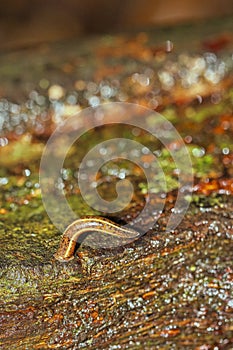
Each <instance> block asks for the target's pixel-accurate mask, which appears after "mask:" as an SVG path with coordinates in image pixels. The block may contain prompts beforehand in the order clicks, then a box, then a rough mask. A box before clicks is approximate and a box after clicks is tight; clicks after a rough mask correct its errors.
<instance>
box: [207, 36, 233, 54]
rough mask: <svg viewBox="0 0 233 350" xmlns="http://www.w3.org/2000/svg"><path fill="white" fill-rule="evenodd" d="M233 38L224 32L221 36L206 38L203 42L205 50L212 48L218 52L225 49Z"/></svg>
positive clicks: (211, 49)
mask: <svg viewBox="0 0 233 350" xmlns="http://www.w3.org/2000/svg"><path fill="white" fill-rule="evenodd" d="M232 40H233V38H232V36H230V35H229V34H222V35H221V36H219V37H217V38H214V39H209V40H205V41H204V42H203V44H202V46H203V48H204V49H205V50H210V51H212V52H218V51H220V50H223V49H225V48H226V47H227V46H228V44H230V43H231V42H232Z"/></svg>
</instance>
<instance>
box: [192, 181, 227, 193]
mask: <svg viewBox="0 0 233 350" xmlns="http://www.w3.org/2000/svg"><path fill="white" fill-rule="evenodd" d="M220 191H224V192H227V193H229V194H233V179H208V182H204V181H200V182H199V183H198V184H197V185H195V187H194V192H196V193H199V194H204V195H207V196H208V195H210V194H211V193H214V192H215V193H216V192H220Z"/></svg>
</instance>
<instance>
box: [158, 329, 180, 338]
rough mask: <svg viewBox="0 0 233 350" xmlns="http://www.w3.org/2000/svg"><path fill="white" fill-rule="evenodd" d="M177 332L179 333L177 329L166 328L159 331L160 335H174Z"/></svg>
mask: <svg viewBox="0 0 233 350" xmlns="http://www.w3.org/2000/svg"><path fill="white" fill-rule="evenodd" d="M179 333H180V330H179V329H167V330H163V331H162V332H160V335H161V336H163V337H175V336H176V335H177V334H179Z"/></svg>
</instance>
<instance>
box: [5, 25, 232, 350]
mask: <svg viewBox="0 0 233 350" xmlns="http://www.w3.org/2000/svg"><path fill="white" fill-rule="evenodd" d="M184 33H189V34H190V40H189V42H187V37H185V36H184ZM232 43H233V37H232V18H226V19H222V20H215V21H212V22H210V23H208V25H207V24H205V25H204V24H203V25H202V24H199V25H197V26H184V27H177V28H173V29H172V30H171V29H160V30H158V31H152V32H150V33H137V34H130V35H121V36H117V35H116V36H108V37H101V38H95V39H93V40H91V39H90V40H89V41H86V42H68V43H59V44H57V45H51V46H40V47H38V48H33V49H29V50H27V51H26V52H25V51H23V52H11V53H6V54H4V55H2V56H1V58H0V60H1V66H2V68H1V100H0V109H1V115H0V127H1V134H0V165H1V169H0V186H1V187H0V189H1V192H0V201H1V208H0V215H1V223H0V236H1V252H0V268H1V294H0V299H1V302H0V308H1V313H0V323H1V338H0V344H1V348H2V349H16V348H17V349H53V348H60V349H69V348H71V349H82V348H83V349H119V348H121V349H200V350H204V349H230V348H231V347H232V346H233V292H232V291H233V285H232V283H233V263H232V261H233V249H232V248H233V243H232V238H233V214H232V212H233V211H232V209H233V199H232V193H233V180H232V174H233V170H232V169H233V168H232V165H233V156H232V151H233V141H232V140H233V118H232V96H233V90H232V89H233V88H232V66H233V60H232V53H231V49H232ZM25 57H26V58H27V61H26V60H25ZM109 101H110V102H115V101H125V102H134V103H139V104H142V105H144V106H146V107H149V108H152V109H156V110H157V111H159V112H160V113H161V114H163V115H164V116H166V117H167V118H168V119H169V120H170V121H171V122H172V123H173V125H174V126H175V127H176V129H177V130H178V131H179V133H180V135H181V136H182V137H183V138H184V140H185V143H186V146H187V149H188V151H189V152H190V156H191V159H192V162H193V168H194V186H193V188H192V191H190V192H189V193H188V194H187V197H186V200H187V201H189V202H190V206H189V209H188V211H187V212H186V214H185V217H184V219H183V220H182V222H181V223H180V225H179V226H178V227H177V228H176V229H175V230H173V231H171V232H166V229H165V228H166V224H167V221H168V219H169V217H170V215H171V213H172V211H173V208H174V203H175V200H176V196H177V189H178V187H179V182H178V177H177V171H176V166H175V164H174V162H172V159H171V155H170V154H169V152H168V150H167V149H166V148H165V147H163V145H161V144H160V143H159V142H158V141H156V140H154V139H151V137H150V136H148V135H144V134H143V133H142V134H140V133H139V134H138V133H136V134H137V136H138V138H139V140H140V141H141V142H143V144H145V145H146V146H147V147H150V148H152V150H153V151H156V152H157V155H158V158H159V159H160V163H161V165H162V167H163V170H164V173H165V177H166V184H167V188H166V189H165V188H163V186H160V182H159V180H158V182H157V183H156V184H157V185H156V186H155V188H153V189H150V190H151V193H152V194H151V195H152V201H153V202H154V203H155V205H156V203H157V202H158V201H160V200H162V199H163V198H164V196H165V197H166V204H165V208H164V211H163V213H162V214H161V215H160V217H159V219H158V220H157V221H156V213H155V216H154V217H151V218H150V219H151V222H152V223H153V222H154V224H153V225H152V226H153V227H152V228H151V229H150V230H149V231H148V232H147V233H146V234H145V235H143V236H142V237H140V238H139V239H138V240H136V241H134V242H132V243H130V244H128V245H125V246H124V247H118V248H114V249H100V248H99V249H93V248H90V247H88V246H85V245H81V247H79V248H78V251H77V254H76V256H75V259H74V260H72V261H71V262H69V263H60V262H58V261H56V260H55V259H54V257H53V254H54V253H55V251H56V249H57V247H58V244H59V241H60V237H61V232H59V230H58V229H57V228H56V227H55V226H54V225H53V223H52V222H51V221H50V219H49V218H48V216H47V214H46V212H45V210H44V207H43V204H42V200H41V192H40V184H39V177H38V170H39V162H40V157H41V154H42V151H43V148H44V145H45V143H46V141H47V139H48V138H49V136H50V135H51V133H52V131H53V130H54V129H55V127H56V126H57V125H59V123H61V122H62V121H64V120H66V119H67V118H68V117H69V115H71V114H73V113H75V112H78V111H80V110H82V109H83V108H85V107H88V106H96V104H97V105H98V103H103V102H109ZM84 123H85V121H84ZM122 130H123V129H122V128H120V130H119V129H117V128H116V129H115V130H112V129H111V130H110V131H109V130H108V129H104V128H103V129H102V130H101V131H98V132H97V131H96V130H94V131H92V133H91V137H90V136H85V135H84V136H83V137H82V138H81V140H80V142H79V144H78V145H74V146H73V149H72V152H71V153H70V155H69V156H68V157H67V159H66V162H65V163H64V168H63V169H62V172H61V176H60V179H59V186H60V187H59V186H58V187H57V188H56V190H57V191H60V190H64V191H65V194H66V197H67V200H68V201H69V203H70V205H71V206H72V208H73V210H74V211H76V212H78V213H79V214H80V215H86V214H89V215H95V214H98V212H97V211H95V210H92V209H91V208H89V207H88V206H87V204H86V203H85V202H84V201H83V199H82V197H81V194H80V191H79V188H78V183H77V174H76V170H77V154H78V162H79V161H80V159H82V156H83V155H85V153H86V152H87V149H89V148H91V147H92V146H93V145H95V144H96V143H97V142H98V139H99V138H100V137H102V139H106V138H109V137H116V136H117V135H118V134H119V132H121V133H123V131H122ZM124 135H125V137H129V138H133V137H134V136H135V130H134V132H133V133H132V132H131V130H124ZM173 146H174V145H173ZM107 151H108V149H106V152H107ZM140 157H141V158H142V159H143V161H144V162H145V163H146V162H150V158H149V156H148V155H147V154H144V153H143V154H140ZM74 164H75V169H74ZM122 177H123V178H128V179H130V181H131V182H132V183H134V184H135V193H134V197H133V199H132V201H131V203H130V205H129V206H128V207H127V208H126V209H125V210H124V211H122V212H120V213H118V214H117V215H116V217H115V218H114V219H115V220H123V221H124V222H130V220H131V219H132V218H135V217H136V216H137V215H138V213H139V212H140V211H141V209H142V208H143V205H144V204H145V197H146V195H147V193H148V191H149V189H148V187H147V184H146V181H145V180H146V179H145V176H144V174H143V173H142V171H140V169H138V167H137V166H135V165H134V164H130V163H129V164H128V163H127V162H125V161H123V160H122V161H120V162H118V163H116V162H109V164H108V165H107V166H105V167H103V168H102V169H101V170H100V173H99V175H98V181H97V184H98V188H99V191H100V193H102V194H103V195H104V196H107V198H108V199H112V198H114V196H115V186H116V183H117V181H119V180H120V179H122ZM61 215H62V213H61ZM145 217H147V215H146V213H145ZM61 220H62V218H61ZM141 220H142V221H141V222H139V224H141V225H143V218H142V219H141Z"/></svg>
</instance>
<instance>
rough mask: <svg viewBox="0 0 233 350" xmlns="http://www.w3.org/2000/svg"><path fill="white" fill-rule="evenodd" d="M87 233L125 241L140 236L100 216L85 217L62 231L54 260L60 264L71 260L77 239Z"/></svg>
mask: <svg viewBox="0 0 233 350" xmlns="http://www.w3.org/2000/svg"><path fill="white" fill-rule="evenodd" d="M87 232H99V233H107V234H109V235H111V236H116V237H118V238H125V239H134V238H136V237H139V235H140V234H139V232H137V231H135V230H133V229H131V228H128V227H122V226H120V225H118V224H116V223H115V222H112V221H111V220H108V219H106V218H103V217H101V216H86V217H83V218H81V219H78V220H76V221H74V222H73V223H72V224H71V225H69V226H68V227H67V229H66V230H65V231H64V233H63V235H62V238H61V242H60V246H59V248H58V250H57V252H56V254H54V257H55V259H57V260H59V261H62V262H66V261H69V260H72V259H73V258H74V252H75V248H76V244H77V242H78V240H79V238H80V237H81V236H82V235H84V234H85V233H87ZM79 241H80V240H79Z"/></svg>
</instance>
